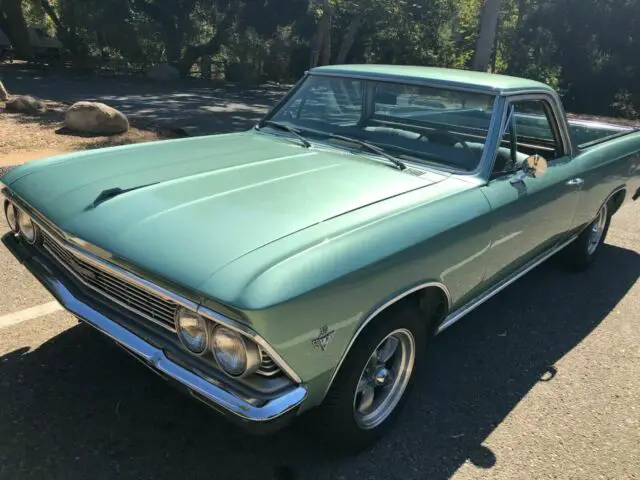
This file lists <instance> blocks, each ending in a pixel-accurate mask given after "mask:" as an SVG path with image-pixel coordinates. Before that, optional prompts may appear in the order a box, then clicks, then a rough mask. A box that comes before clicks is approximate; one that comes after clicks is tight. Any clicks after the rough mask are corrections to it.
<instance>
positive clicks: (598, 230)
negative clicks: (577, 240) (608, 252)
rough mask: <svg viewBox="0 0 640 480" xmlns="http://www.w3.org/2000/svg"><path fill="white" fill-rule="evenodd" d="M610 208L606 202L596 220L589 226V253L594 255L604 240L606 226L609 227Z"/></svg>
mask: <svg viewBox="0 0 640 480" xmlns="http://www.w3.org/2000/svg"><path fill="white" fill-rule="evenodd" d="M608 211H609V209H608V208H607V205H606V204H604V205H603V206H602V207H601V208H600V211H599V212H598V216H597V217H596V219H595V220H594V222H593V223H592V224H591V225H590V226H589V240H588V243H587V253H588V254H589V255H593V254H594V252H595V251H596V249H597V248H598V246H599V245H600V241H601V240H602V235H603V234H604V231H605V228H606V227H607V220H608V218H609V216H608Z"/></svg>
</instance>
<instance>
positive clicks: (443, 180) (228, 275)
mask: <svg viewBox="0 0 640 480" xmlns="http://www.w3.org/2000/svg"><path fill="white" fill-rule="evenodd" d="M313 78H329V79H343V80H344V79H353V80H357V81H362V82H368V83H367V85H368V84H369V83H371V84H373V85H376V84H378V83H383V84H386V83H394V84H396V85H400V86H415V85H423V86H429V87H433V88H438V89H440V90H439V91H440V92H445V93H446V94H443V98H444V100H443V102H444V103H446V102H447V101H449V100H448V99H449V96H448V93H449V92H450V93H451V95H454V96H455V94H457V92H466V93H469V95H472V94H478V95H483V96H484V97H482V98H485V97H486V98H487V99H489V100H490V101H491V102H490V103H489V105H490V107H487V109H486V116H487V117H486V125H487V132H486V134H485V137H486V138H485V141H484V146H482V145H481V147H480V149H481V157H479V159H478V162H477V165H470V166H469V168H467V169H460V168H452V167H451V165H447V164H440V165H438V164H437V162H435V164H434V163H433V162H428V163H420V162H419V161H412V160H411V158H409V157H407V158H402V160H403V161H405V162H406V163H407V164H410V165H412V166H413V167H415V168H417V169H418V170H419V172H418V173H416V172H415V171H412V172H408V171H403V170H400V169H398V168H395V167H394V166H393V165H392V164H389V163H388V162H386V161H385V159H384V158H383V157H380V156H378V155H376V154H375V153H373V152H369V151H367V150H366V148H364V147H363V148H362V149H360V148H359V147H358V146H357V145H347V146H345V145H340V144H339V143H338V142H333V141H330V140H327V139H326V138H323V137H321V136H320V137H315V136H314V134H313V133H312V129H310V130H309V137H308V139H309V140H310V141H311V142H312V147H311V148H305V147H304V145H303V144H302V143H301V142H299V141H298V140H297V139H296V138H295V137H294V136H292V135H290V134H289V133H287V132H285V131H282V130H278V129H275V128H267V127H265V126H262V127H261V128H259V129H252V130H250V131H247V132H241V133H234V134H227V135H216V136H208V137H200V138H191V139H181V140H171V141H163V142H154V143H150V144H142V145H135V146H123V147H116V148H110V149H104V150H97V151H93V152H83V153H74V154H69V155H61V156H57V157H52V158H50V159H47V160H43V161H39V162H35V163H31V164H27V165H24V166H22V167H18V168H16V169H14V170H12V171H11V172H9V173H8V174H7V175H5V176H4V177H3V178H2V179H1V181H2V182H3V183H4V184H5V185H6V186H7V188H8V189H9V191H10V192H11V193H12V194H13V195H15V196H16V197H18V198H20V199H22V200H24V201H25V202H26V203H27V204H29V205H30V206H32V207H33V208H34V209H35V210H37V211H38V212H40V213H41V214H42V215H43V216H44V217H45V218H47V219H48V220H49V221H50V222H51V223H52V224H54V225H56V226H57V227H58V228H60V229H61V230H62V231H64V232H65V233H66V234H67V235H68V237H69V239H71V240H73V241H74V242H75V243H76V244H77V245H79V246H80V247H82V248H85V249H87V250H89V251H91V252H93V253H94V254H96V255H98V256H100V257H103V258H104V259H105V260H107V261H109V262H112V263H114V264H117V265H119V266H121V267H123V268H125V269H126V270H129V271H132V272H134V273H136V274H139V275H140V276H142V277H144V278H147V279H150V280H151V281H153V282H154V283H157V284H159V285H160V286H162V287H164V288H167V289H169V290H172V291H174V292H177V293H179V294H181V295H183V296H184V297H186V298H188V299H190V300H192V301H194V302H195V303H197V304H200V305H201V306H203V307H207V308H210V309H211V310H213V311H220V309H221V308H224V309H225V310H224V311H225V312H229V313H228V314H229V315H232V316H233V317H234V318H235V319H237V320H238V321H240V322H242V323H244V324H246V325H247V327H249V328H250V329H252V330H253V331H255V332H257V333H258V334H259V335H260V336H261V337H262V338H264V339H265V341H266V342H268V344H269V345H271V346H272V347H273V349H274V350H275V351H277V353H278V354H279V355H280V356H281V358H282V359H283V361H284V362H286V364H287V365H289V366H290V367H291V369H292V370H293V371H295V372H296V374H297V375H298V376H299V377H300V379H301V382H302V384H304V385H305V388H306V389H307V397H306V399H305V402H304V404H303V405H302V408H301V411H303V410H306V409H309V408H311V407H313V406H315V405H318V404H319V403H320V402H321V401H322V399H323V398H324V395H325V393H326V391H327V389H328V388H329V386H330V382H331V380H332V378H333V376H334V375H335V372H336V370H337V369H338V368H339V366H340V364H341V361H342V359H343V358H344V356H345V355H346V353H347V352H348V348H349V346H350V345H352V344H353V342H354V341H357V334H358V333H359V331H360V329H361V327H362V326H363V324H364V323H365V322H366V321H368V320H370V319H371V318H372V315H373V314H375V313H378V312H379V311H380V309H381V308H382V307H384V306H386V305H388V304H389V302H393V301H394V299H399V298H401V297H402V296H403V295H404V294H405V293H406V292H409V291H412V290H413V289H414V288H416V287H420V286H423V285H430V286H431V287H429V288H439V289H441V290H442V292H443V294H445V295H446V296H447V297H448V300H447V304H448V305H447V307H448V310H447V312H446V313H448V314H449V316H450V317H451V316H452V315H455V313H456V312H459V311H462V310H464V309H465V307H467V306H469V305H471V304H473V303H474V301H477V299H482V296H483V295H484V294H485V293H486V292H488V291H490V290H491V288H492V287H494V286H496V285H499V284H500V283H501V282H504V281H506V280H508V279H509V278H510V277H511V276H512V275H515V274H517V273H518V272H519V271H520V270H521V269H522V268H523V267H525V266H527V265H528V264H529V263H530V262H532V261H535V260H536V259H537V258H540V257H542V256H544V255H545V253H547V252H550V251H553V250H554V249H555V248H557V247H559V246H562V245H564V244H566V243H567V241H569V240H571V239H572V238H573V237H574V236H575V234H576V233H578V232H580V231H581V230H582V229H584V228H585V227H586V226H587V225H588V224H589V223H590V222H591V221H593V219H594V218H595V217H596V214H597V212H598V209H599V208H600V206H601V205H602V204H603V202H605V201H606V200H607V199H608V198H609V197H610V195H612V194H614V193H619V192H624V195H625V198H626V199H630V198H631V196H632V195H633V194H634V192H636V191H637V189H638V188H639V187H640V155H639V152H640V133H636V132H634V131H633V130H631V129H626V128H620V129H618V128H617V127H613V126H610V125H597V124H589V123H586V124H584V123H581V124H580V125H578V124H576V123H574V124H569V123H568V122H567V120H566V116H565V114H564V111H563V110H562V105H561V104H560V101H559V98H558V96H557V95H556V94H555V92H554V91H553V90H552V89H551V88H549V87H548V86H546V85H543V84H540V83H537V82H533V81H531V80H526V79H520V78H513V77H503V76H498V75H489V74H484V73H477V72H467V71H457V70H446V69H438V68H426V67H397V66H376V65H365V66H332V67H321V68H318V69H314V70H312V71H311V72H309V73H308V75H307V76H305V78H304V79H303V80H301V82H300V83H299V84H298V85H297V86H296V87H295V88H294V89H292V91H291V92H290V94H289V95H287V96H286V97H285V98H284V99H283V101H282V102H281V103H280V104H279V105H278V106H276V107H275V108H274V109H273V110H272V111H271V112H270V113H269V114H268V115H267V117H266V118H268V119H274V118H279V117H278V115H279V113H280V112H282V111H283V110H284V109H286V108H287V107H288V106H289V105H290V103H291V102H292V101H293V102H295V101H297V100H296V95H299V94H300V92H301V91H304V90H301V89H304V85H305V82H308V81H309V80H310V79H313ZM366 92H375V89H374V90H370V91H369V90H367V91H366ZM366 92H365V93H364V94H363V95H364V98H365V99H366V98H369V97H368V95H369V94H371V95H374V93H366ZM525 96H526V97H525ZM521 98H533V99H534V100H542V101H544V102H546V103H547V104H548V105H549V108H550V109H551V114H552V115H551V116H550V117H549V118H552V123H553V125H552V127H553V128H554V129H557V132H558V134H557V135H559V136H560V137H562V138H563V139H564V142H565V144H564V150H565V151H564V152H563V154H562V155H560V156H559V157H558V158H555V159H554V160H553V161H552V162H549V166H548V169H547V171H546V173H545V174H544V175H543V176H541V177H539V178H532V177H528V176H527V177H523V178H522V179H521V180H520V181H517V182H514V176H515V175H517V173H516V172H513V173H511V174H508V175H504V176H501V177H499V178H492V177H491V169H492V166H493V165H494V163H493V162H494V157H495V156H496V150H497V147H498V143H499V141H500V140H501V137H500V132H501V131H503V130H504V129H505V128H506V127H507V126H508V123H507V122H508V119H509V117H508V112H509V105H510V104H511V103H512V102H514V101H516V100H518V99H521ZM365 101H369V100H363V102H365ZM301 103H303V102H301ZM318 105H319V106H320V107H321V106H322V105H323V104H322V103H320V104H318ZM300 108H301V107H300ZM393 108H395V107H393ZM412 108H413V109H414V110H415V108H414V107H411V108H409V107H408V108H407V111H408V112H412V111H413V110H412ZM464 108H466V107H464ZM418 110H419V108H418ZM362 111H363V112H366V111H367V108H365V107H364V106H363V107H362ZM353 112H356V113H357V114H358V115H360V110H357V109H354V110H353ZM436 113H437V112H436ZM409 115H411V113H409ZM478 118H481V117H480V116H479V117H478ZM522 118H524V119H525V120H526V118H525V117H522ZM525 120H523V122H525V123H526V121H525ZM482 121H484V120H482ZM300 125H302V124H300ZM530 128H531V129H532V131H533V130H535V128H537V127H536V125H535V122H534V123H531V127H530ZM575 132H579V133H577V135H579V137H580V138H579V139H576V138H574V137H573V134H574V133H575ZM368 138H369V140H370V141H371V142H372V143H374V142H375V140H376V138H382V136H380V137H376V136H375V133H372V134H371V135H370V136H369V137H368ZM558 141H559V140H558ZM589 143H591V144H589ZM503 148H507V150H508V147H504V145H503ZM576 181H579V182H580V183H575V182H576ZM115 187H117V188H120V189H122V190H123V191H124V193H122V194H120V195H118V196H116V197H114V198H111V199H107V200H106V201H104V202H97V201H96V199H97V198H99V196H100V193H101V192H104V191H105V190H109V189H112V188H115ZM445 320H446V319H445ZM323 334H325V335H329V337H327V338H329V339H330V341H328V342H327V343H326V344H323V345H322V348H318V344H317V342H315V343H314V339H317V338H318V337H319V336H322V335H323Z"/></svg>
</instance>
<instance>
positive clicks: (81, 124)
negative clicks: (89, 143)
mask: <svg viewBox="0 0 640 480" xmlns="http://www.w3.org/2000/svg"><path fill="white" fill-rule="evenodd" d="M64 126H65V127H66V128H67V129H69V130H72V131H75V132H80V133H90V134H95V135H100V134H102V135H115V134H119V133H125V132H127V131H128V130H129V120H128V119H127V117H126V116H125V115H124V114H123V113H122V112H120V111H118V110H116V109H115V108H112V107H110V106H108V105H105V104H104V103H99V102H78V103H74V104H73V105H71V107H70V108H69V110H67V113H66V115H65V118H64Z"/></svg>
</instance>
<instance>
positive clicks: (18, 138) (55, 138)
mask: <svg viewBox="0 0 640 480" xmlns="http://www.w3.org/2000/svg"><path fill="white" fill-rule="evenodd" d="M45 103H46V105H47V112H46V113H44V114H42V115H26V114H21V113H8V112H6V111H5V110H4V102H0V166H7V165H15V164H19V163H24V162H26V161H30V160H34V159H38V158H43V157H47V156H51V155H55V154H58V153H64V152H71V151H74V150H89V149H94V148H102V147H109V146H116V145H124V144H130V143H140V142H149V141H155V140H161V139H162V138H164V137H161V136H160V135H159V134H158V133H156V132H153V131H148V130H141V129H138V128H135V127H132V128H131V129H130V130H129V132H127V133H126V134H123V135H112V136H79V135H71V134H68V133H63V132H59V130H60V129H61V128H62V126H63V120H64V112H65V110H66V108H67V107H68V105H66V104H63V103H60V102H53V101H46V102H45Z"/></svg>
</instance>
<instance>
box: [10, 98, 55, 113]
mask: <svg viewBox="0 0 640 480" xmlns="http://www.w3.org/2000/svg"><path fill="white" fill-rule="evenodd" d="M5 110H6V111H7V112H18V113H30V114H36V113H44V112H46V111H47V106H46V105H45V104H44V102H42V101H40V100H38V99H37V98H33V97H32V96H30V95H19V96H16V97H13V98H11V99H9V100H7V104H6V106H5Z"/></svg>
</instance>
